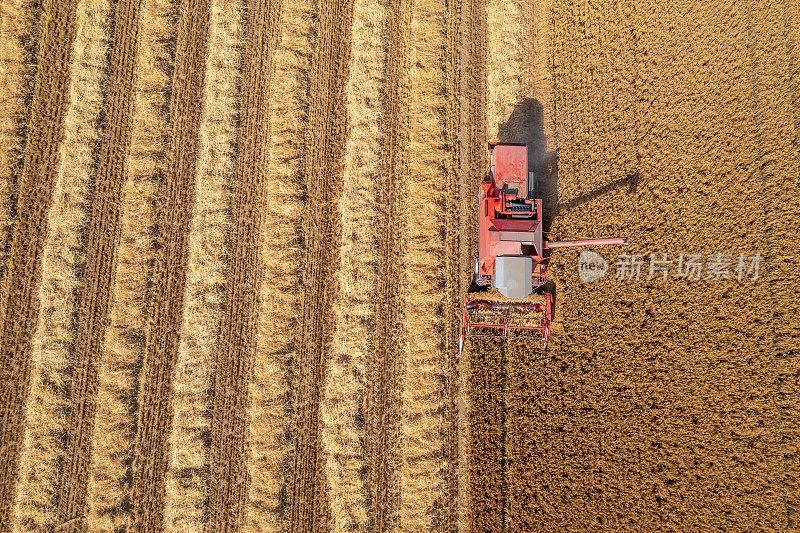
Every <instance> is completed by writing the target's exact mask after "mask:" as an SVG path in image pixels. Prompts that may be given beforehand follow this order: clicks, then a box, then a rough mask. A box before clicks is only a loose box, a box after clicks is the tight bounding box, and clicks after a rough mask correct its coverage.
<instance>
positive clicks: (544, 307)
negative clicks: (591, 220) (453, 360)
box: [458, 142, 628, 353]
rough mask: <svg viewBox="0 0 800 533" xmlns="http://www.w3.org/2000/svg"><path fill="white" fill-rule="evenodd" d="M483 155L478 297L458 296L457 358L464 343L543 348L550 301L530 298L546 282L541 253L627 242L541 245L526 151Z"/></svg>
mask: <svg viewBox="0 0 800 533" xmlns="http://www.w3.org/2000/svg"><path fill="white" fill-rule="evenodd" d="M489 152H490V154H491V169H490V172H489V175H488V176H487V177H486V179H485V180H484V181H483V183H481V187H480V190H479V192H478V257H477V258H476V259H475V285H476V286H477V287H478V288H480V289H482V290H483V291H484V292H482V293H480V294H479V295H477V294H476V293H471V294H465V295H464V304H463V309H462V315H461V334H460V335H459V348H458V350H459V353H461V350H462V349H463V347H464V339H465V338H469V337H484V338H499V339H508V338H522V339H530V338H541V340H542V343H543V345H544V346H546V345H547V340H548V338H549V337H550V325H551V323H552V320H553V297H552V295H551V294H549V293H547V292H544V293H542V294H538V293H534V291H536V290H537V289H539V288H540V287H542V285H544V283H545V281H546V274H547V260H548V259H549V257H550V256H549V254H548V255H545V250H551V249H554V248H569V247H576V246H597V245H603V244H628V238H627V237H614V238H606V239H582V240H577V241H558V242H547V241H545V240H544V239H543V237H542V200H541V199H540V198H528V196H529V189H528V148H527V147H526V146H525V145H524V144H511V143H496V142H490V143H489ZM491 289H496V290H497V292H499V295H498V294H497V293H494V292H495V291H492V290H491ZM492 293H494V294H492Z"/></svg>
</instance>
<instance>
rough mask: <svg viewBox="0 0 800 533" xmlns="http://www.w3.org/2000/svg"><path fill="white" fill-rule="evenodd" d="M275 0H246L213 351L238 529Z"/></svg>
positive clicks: (216, 480) (218, 439)
mask: <svg viewBox="0 0 800 533" xmlns="http://www.w3.org/2000/svg"><path fill="white" fill-rule="evenodd" d="M279 10H280V5H279V4H278V2H277V0H250V1H249V2H248V3H247V22H246V45H245V49H244V56H243V58H244V61H243V66H242V86H241V93H242V100H241V106H240V108H241V109H242V112H241V115H240V118H239V120H240V122H239V129H238V135H237V157H236V160H235V163H234V189H233V193H232V198H231V203H230V210H231V218H232V225H231V232H230V235H229V237H228V246H229V248H230V256H229V261H228V280H227V287H226V290H225V301H226V302H227V304H226V306H225V314H224V316H223V320H222V325H221V328H220V338H219V347H218V349H217V350H216V351H215V361H214V369H215V375H214V392H213V397H214V401H213V415H212V422H211V477H210V509H211V527H212V528H213V530H214V531H227V530H229V529H232V530H237V529H238V528H239V524H241V523H242V521H243V518H244V508H245V499H246V495H247V486H248V481H247V470H246V462H245V430H246V423H245V421H246V420H247V414H248V413H247V406H248V402H247V392H248V386H249V381H250V373H251V372H252V369H253V359H254V351H255V348H256V338H255V333H256V318H257V315H258V311H259V308H258V306H259V302H258V289H259V286H260V284H261V282H262V276H261V274H262V272H263V269H262V261H261V259H262V258H261V256H260V251H261V250H260V237H261V230H262V224H263V215H262V213H263V212H264V210H265V205H264V204H265V202H264V198H265V188H266V160H267V151H268V147H269V144H268V141H269V128H270V125H269V122H268V118H269V117H268V116H267V110H268V104H269V98H270V83H271V80H272V72H273V67H274V61H273V56H274V52H275V45H276V40H277V37H278V21H279V17H280V12H279Z"/></svg>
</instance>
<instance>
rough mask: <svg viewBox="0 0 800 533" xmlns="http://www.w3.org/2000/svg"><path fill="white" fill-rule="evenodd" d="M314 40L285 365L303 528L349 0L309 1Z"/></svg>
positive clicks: (329, 325)
mask: <svg viewBox="0 0 800 533" xmlns="http://www.w3.org/2000/svg"><path fill="white" fill-rule="evenodd" d="M316 9H317V14H316V25H315V28H314V34H315V37H316V42H315V48H314V55H313V56H312V60H311V72H310V74H311V83H310V85H309V87H308V124H309V127H308V129H307V130H306V139H305V153H304V167H303V176H304V178H305V192H306V198H307V200H306V205H305V208H304V210H303V214H302V235H303V241H304V244H305V261H304V263H303V265H304V269H305V272H304V275H303V286H304V290H305V295H304V298H303V311H302V315H301V320H302V322H301V325H300V339H299V348H298V354H297V359H296V361H295V364H294V368H293V369H292V375H293V377H294V383H293V385H292V387H291V389H292V392H293V397H292V407H293V409H294V412H293V420H294V425H295V427H294V428H293V439H294V458H293V464H292V466H291V473H290V481H289V483H290V485H289V486H290V487H291V490H290V493H289V499H288V512H289V516H288V522H289V526H290V528H301V529H303V530H305V531H312V530H313V531H317V530H325V529H327V520H328V519H327V511H328V502H327V499H326V496H327V495H326V491H325V487H326V483H325V478H324V473H325V470H324V467H325V460H324V457H323V455H322V454H321V453H320V448H319V439H318V437H319V400H320V393H321V389H322V387H323V386H324V379H323V378H324V375H325V366H326V365H327V362H328V354H329V353H330V343H331V336H332V333H333V315H332V312H331V309H332V304H333V296H334V289H335V284H334V277H333V276H334V275H335V273H336V270H337V268H338V261H337V259H338V250H339V240H340V229H339V213H338V210H337V209H336V205H337V202H338V199H339V194H340V192H341V187H340V181H341V174H342V163H343V161H342V152H343V149H344V141H345V138H344V137H345V135H344V134H345V130H344V126H345V124H346V115H345V113H346V110H345V105H344V104H345V102H344V89H345V82H346V80H347V77H348V66H349V55H350V32H351V30H352V10H353V3H352V0H350V1H346V2H341V3H334V4H332V5H331V4H329V3H327V2H320V3H319V4H317V6H316Z"/></svg>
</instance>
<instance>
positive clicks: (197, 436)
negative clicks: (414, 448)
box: [164, 0, 253, 532]
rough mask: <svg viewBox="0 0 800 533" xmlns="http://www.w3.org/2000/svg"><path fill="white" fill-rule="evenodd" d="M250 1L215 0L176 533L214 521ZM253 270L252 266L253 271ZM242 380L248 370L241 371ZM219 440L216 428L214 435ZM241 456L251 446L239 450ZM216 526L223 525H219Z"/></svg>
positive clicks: (177, 438)
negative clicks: (217, 392) (216, 410)
mask: <svg viewBox="0 0 800 533" xmlns="http://www.w3.org/2000/svg"><path fill="white" fill-rule="evenodd" d="M243 9H244V4H243V3H242V2H239V1H235V2H229V1H221V0H213V1H212V3H211V15H210V22H209V24H210V27H209V35H208V43H209V51H208V58H207V60H206V81H205V88H204V90H203V104H202V105H203V110H202V117H201V123H200V138H199V147H198V157H197V183H196V191H197V192H196V194H195V199H194V208H193V216H192V221H191V227H190V232H189V242H188V264H187V271H186V291H185V294H184V303H183V318H182V324H181V339H180V344H179V346H178V358H177V360H176V363H175V374H174V378H173V382H172V388H173V394H174V395H173V401H172V410H173V424H172V429H171V433H170V438H169V448H170V454H169V465H168V469H167V473H166V475H167V479H166V487H165V498H166V501H165V503H164V507H165V508H164V527H165V529H166V530H168V531H175V532H184V531H198V530H202V529H203V528H204V527H205V525H206V521H207V520H209V493H210V491H211V490H213V488H214V487H217V486H218V485H219V484H220V483H221V481H220V480H219V479H212V476H211V470H210V457H211V447H210V442H209V439H208V435H209V434H211V431H212V416H213V415H212V414H211V410H210V406H211V404H212V390H213V379H214V376H213V375H212V374H211V373H210V372H209V369H218V368H219V366H217V365H215V362H214V353H215V350H218V349H219V348H217V347H218V344H219V339H220V334H219V330H220V324H221V323H222V318H223V306H224V302H225V276H226V273H227V272H228V269H229V267H227V266H226V265H227V264H228V260H229V259H228V255H229V252H228V248H227V247H226V246H224V244H225V236H226V234H227V233H228V231H229V230H230V225H231V214H230V211H229V207H230V196H231V190H230V189H231V183H232V182H233V176H234V154H235V143H236V140H235V139H236V119H237V112H236V109H237V103H238V102H237V100H238V94H239V89H240V84H239V82H240V79H239V78H240V76H239V68H240V66H241V65H240V63H241V55H242V51H243V48H244V46H243V39H242V22H243V21H242V18H243V16H242V11H243ZM246 271H247V272H249V273H250V275H252V273H253V270H252V269H246ZM239 378H241V376H239ZM212 438H213V434H212ZM237 453H238V454H239V455H241V454H242V453H243V452H241V451H239V452H237ZM212 529H214V530H219V529H222V528H221V527H213V528H212Z"/></svg>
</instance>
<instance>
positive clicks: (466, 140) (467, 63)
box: [449, 0, 488, 531]
mask: <svg viewBox="0 0 800 533" xmlns="http://www.w3.org/2000/svg"><path fill="white" fill-rule="evenodd" d="M460 19H461V20H460V29H459V30H460V31H459V32H458V33H456V32H454V31H452V30H451V34H453V35H452V36H451V41H453V40H454V39H455V38H456V37H457V36H460V41H459V43H458V46H460V47H462V48H463V50H464V52H463V55H459V54H457V53H455V52H454V51H451V52H450V54H451V57H450V61H451V62H452V63H451V64H452V66H451V71H452V72H460V73H461V75H460V76H458V77H457V78H456V79H455V80H454V82H453V89H452V90H453V91H454V92H455V93H456V95H457V97H458V103H459V110H458V111H459V113H458V126H457V127H458V129H457V132H456V134H457V137H456V139H455V141H454V142H455V145H454V154H455V156H456V157H455V160H454V162H453V171H452V174H455V175H456V176H457V180H456V182H457V184H458V187H459V198H458V202H457V203H456V207H457V212H458V214H457V224H458V226H457V227H458V228H470V227H475V226H476V224H477V206H476V204H475V198H476V195H477V191H478V186H479V184H480V178H481V176H483V175H484V174H485V173H486V168H487V164H488V161H487V157H486V149H485V146H486V140H487V138H486V105H487V95H486V6H485V4H484V2H483V1H482V0H469V1H465V2H463V5H462V6H461V14H460ZM451 24H452V21H451ZM451 46H452V45H451ZM458 232H459V237H458V243H457V246H458V253H459V260H458V263H457V266H456V265H454V267H455V268H458V269H459V270H458V271H459V274H460V279H459V282H458V283H457V284H453V285H452V287H453V288H456V287H457V292H456V294H455V295H453V294H452V293H451V294H450V298H451V300H450V303H449V305H450V308H451V309H450V311H449V320H450V321H451V326H450V330H451V331H452V332H455V331H458V328H460V326H461V322H460V318H461V316H460V304H461V296H462V294H461V293H462V291H464V290H466V287H465V285H466V284H469V283H470V282H471V279H472V268H473V261H474V258H475V255H476V253H477V248H478V239H477V232H468V234H467V235H465V234H464V232H463V230H458ZM451 247H452V249H451V253H452V252H453V251H454V250H455V248H456V246H455V243H454V244H452V245H451ZM453 296H455V301H453ZM451 335H453V333H451ZM453 342H455V339H453ZM451 350H453V352H452V353H453V354H455V346H453V347H452V348H451ZM467 359H468V358H467V357H463V358H462V359H461V360H460V361H457V362H456V364H457V368H456V375H457V379H458V383H457V384H456V391H455V392H454V393H453V397H452V401H453V402H455V406H454V408H455V409H456V410H457V415H456V417H455V418H456V423H457V428H456V431H457V435H458V442H457V454H458V457H457V460H454V461H453V464H454V466H455V465H457V470H456V473H457V476H458V478H457V480H456V483H455V484H454V485H457V487H458V493H457V500H456V502H455V504H454V505H452V508H453V509H454V510H455V512H456V513H457V516H456V520H454V521H453V523H454V524H456V525H457V526H458V531H466V530H468V528H469V517H468V515H469V457H470V455H469V453H470V452H469V444H470V440H469V438H468V436H469V409H470V405H469V401H468V398H467V397H466V391H467V390H468V388H467V384H468V377H469V375H470V368H469V362H468V360H467ZM451 460H452V459H451Z"/></svg>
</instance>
